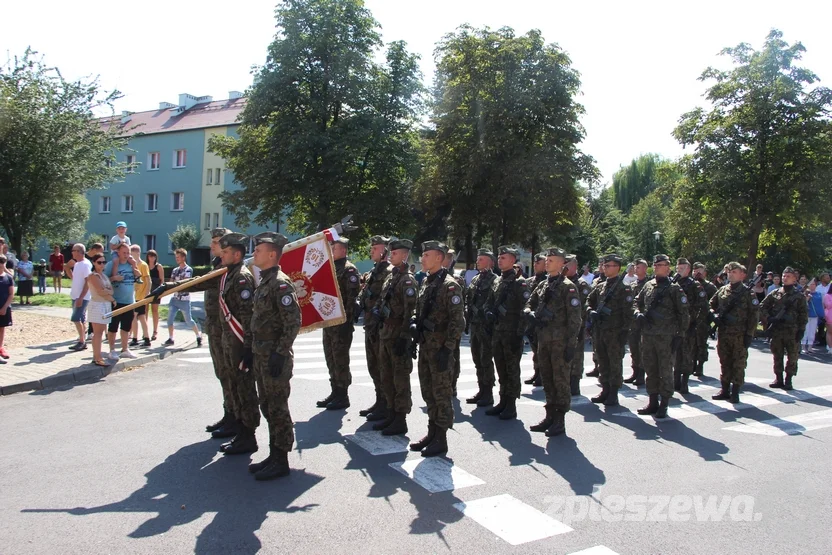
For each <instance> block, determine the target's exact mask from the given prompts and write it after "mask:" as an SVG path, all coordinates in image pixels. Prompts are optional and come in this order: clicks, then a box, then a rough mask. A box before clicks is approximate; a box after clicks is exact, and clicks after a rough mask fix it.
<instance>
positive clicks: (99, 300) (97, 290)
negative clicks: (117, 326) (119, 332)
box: [87, 253, 116, 366]
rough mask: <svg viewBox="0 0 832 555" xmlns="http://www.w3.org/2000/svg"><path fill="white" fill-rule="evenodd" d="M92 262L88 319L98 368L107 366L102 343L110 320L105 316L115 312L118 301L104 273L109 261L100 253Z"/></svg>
mask: <svg viewBox="0 0 832 555" xmlns="http://www.w3.org/2000/svg"><path fill="white" fill-rule="evenodd" d="M90 261H91V262H92V273H91V274H90V275H89V276H88V277H87V283H89V286H90V293H91V294H92V298H91V299H90V306H89V312H88V314H87V318H88V320H89V322H90V323H91V324H92V362H93V364H95V365H96V366H107V362H105V361H104V360H103V359H102V358H101V343H102V340H103V337H104V331H105V330H106V329H107V324H109V323H110V318H105V317H104V315H105V314H107V313H108V312H110V311H112V310H113V307H114V306H115V304H116V300H115V299H114V298H113V284H112V283H110V278H108V277H107V275H106V274H105V273H104V265H105V264H106V263H107V259H106V258H105V256H104V255H103V254H100V253H99V254H96V255H93V257H92V258H91V259H90Z"/></svg>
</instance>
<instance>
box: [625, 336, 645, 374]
mask: <svg viewBox="0 0 832 555" xmlns="http://www.w3.org/2000/svg"><path fill="white" fill-rule="evenodd" d="M627 344H628V345H629V346H630V361H631V366H632V369H633V372H635V371H636V370H638V369H639V368H644V365H643V364H642V362H641V330H637V329H631V330H630V333H629V335H628V336H627Z"/></svg>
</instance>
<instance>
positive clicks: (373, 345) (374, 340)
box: [364, 326, 384, 397]
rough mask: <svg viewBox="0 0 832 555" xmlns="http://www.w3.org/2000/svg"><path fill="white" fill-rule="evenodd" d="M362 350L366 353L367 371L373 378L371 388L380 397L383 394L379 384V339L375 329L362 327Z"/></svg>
mask: <svg viewBox="0 0 832 555" xmlns="http://www.w3.org/2000/svg"><path fill="white" fill-rule="evenodd" d="M364 352H365V353H366V355H367V372H368V373H369V374H370V378H372V380H373V388H374V389H375V391H376V395H377V396H379V397H381V396H383V395H384V389H383V388H382V385H381V339H380V338H379V336H378V330H377V329H376V331H370V330H368V329H367V327H366V326H365V327H364Z"/></svg>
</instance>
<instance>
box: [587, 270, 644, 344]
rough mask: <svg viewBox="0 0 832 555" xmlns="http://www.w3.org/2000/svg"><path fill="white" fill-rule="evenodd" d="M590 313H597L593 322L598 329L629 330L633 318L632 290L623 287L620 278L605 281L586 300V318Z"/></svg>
mask: <svg viewBox="0 0 832 555" xmlns="http://www.w3.org/2000/svg"><path fill="white" fill-rule="evenodd" d="M602 303H603V305H604V306H601V305H602ZM608 310H609V311H608ZM592 311H597V312H598V317H597V320H596V322H595V324H596V325H597V326H598V329H614V330H621V331H624V330H629V329H630V323H631V322H632V318H633V291H632V289H630V288H629V287H627V286H626V285H624V282H623V278H622V277H621V276H618V277H614V278H611V279H607V280H605V281H604V282H602V283H600V284H599V285H598V287H595V288H594V289H593V290H592V291H591V292H590V293H589V298H588V299H587V300H586V314H587V317H588V316H589V313H590V312H592Z"/></svg>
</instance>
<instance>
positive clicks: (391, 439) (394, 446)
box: [346, 432, 408, 455]
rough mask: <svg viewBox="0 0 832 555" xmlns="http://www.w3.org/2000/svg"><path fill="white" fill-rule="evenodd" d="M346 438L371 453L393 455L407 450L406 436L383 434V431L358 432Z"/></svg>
mask: <svg viewBox="0 0 832 555" xmlns="http://www.w3.org/2000/svg"><path fill="white" fill-rule="evenodd" d="M346 438H347V439H348V440H350V441H352V442H353V443H355V444H356V445H358V446H359V447H361V448H362V449H364V450H365V451H367V452H368V453H370V454H371V455H391V454H393V453H403V452H407V449H408V447H407V442H408V439H407V438H406V437H404V436H383V435H381V432H356V433H354V434H352V435H348V436H346Z"/></svg>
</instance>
